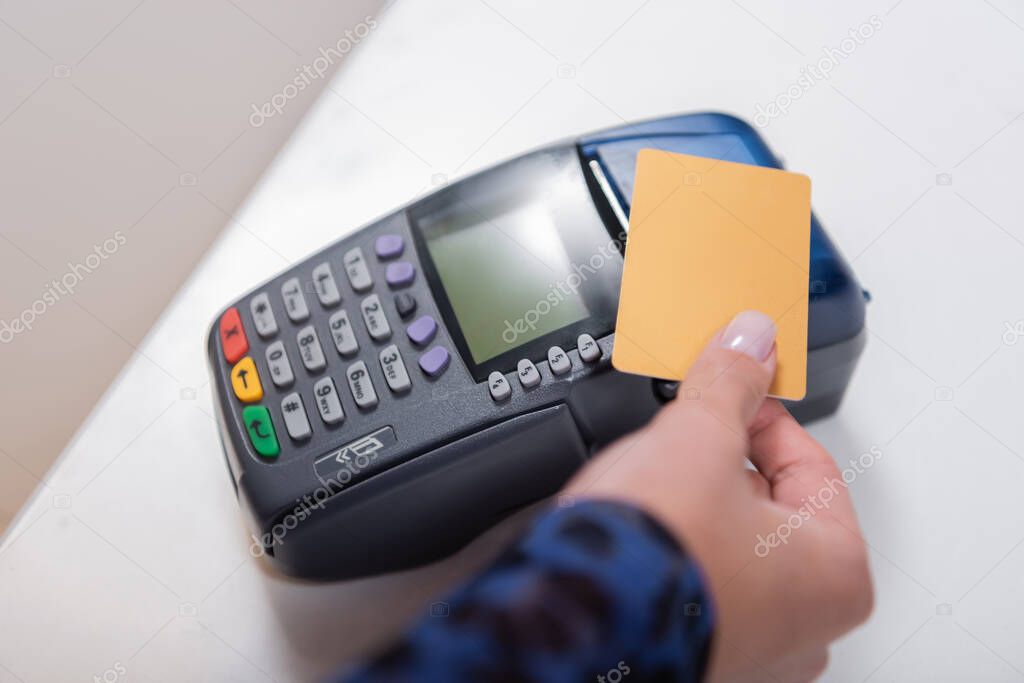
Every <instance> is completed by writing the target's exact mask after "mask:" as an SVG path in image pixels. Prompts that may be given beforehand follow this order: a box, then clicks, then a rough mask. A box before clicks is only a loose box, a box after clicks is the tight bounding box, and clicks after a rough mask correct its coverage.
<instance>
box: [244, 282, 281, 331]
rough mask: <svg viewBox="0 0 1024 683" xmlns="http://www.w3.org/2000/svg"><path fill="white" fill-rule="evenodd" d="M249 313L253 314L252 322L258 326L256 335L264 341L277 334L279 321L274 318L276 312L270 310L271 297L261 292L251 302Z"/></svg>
mask: <svg viewBox="0 0 1024 683" xmlns="http://www.w3.org/2000/svg"><path fill="white" fill-rule="evenodd" d="M249 311H250V312H251V313H252V322H253V324H254V325H255V326H256V333H257V334H259V335H260V336H261V337H263V338H264V339H265V338H267V337H273V336H274V335H275V334H277V320H276V319H275V318H274V311H273V309H271V308H270V295H269V294H267V293H266V292H260V293H259V294H257V295H256V296H254V297H253V298H252V301H250V302H249Z"/></svg>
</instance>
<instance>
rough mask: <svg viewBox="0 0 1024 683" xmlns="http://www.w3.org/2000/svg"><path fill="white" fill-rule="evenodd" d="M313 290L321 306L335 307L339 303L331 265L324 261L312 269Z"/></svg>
mask: <svg viewBox="0 0 1024 683" xmlns="http://www.w3.org/2000/svg"><path fill="white" fill-rule="evenodd" d="M313 289H315V290H316V296H317V298H318V299H320V304H321V305H323V306H336V305H337V304H338V302H340V301H341V292H339V291H338V283H337V282H335V281H334V273H333V272H331V264H330V263H327V262H326V261H325V262H323V263H321V264H320V265H319V266H317V267H316V268H314V269H313Z"/></svg>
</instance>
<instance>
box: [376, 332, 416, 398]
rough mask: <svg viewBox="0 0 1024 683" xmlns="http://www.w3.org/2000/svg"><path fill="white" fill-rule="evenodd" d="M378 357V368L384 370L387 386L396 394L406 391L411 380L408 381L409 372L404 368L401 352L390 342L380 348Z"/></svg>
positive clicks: (409, 386) (410, 384)
mask: <svg viewBox="0 0 1024 683" xmlns="http://www.w3.org/2000/svg"><path fill="white" fill-rule="evenodd" d="M379 357H380V369H381V370H382V371H383V372H384V379H385V380H386V381H387V383H388V388H390V389H391V391H393V392H395V393H396V394H401V393H402V392H405V391H408V390H409V389H410V388H411V387H412V382H410V381H409V373H408V372H407V371H406V369H405V363H403V362H402V354H401V352H399V350H398V346H396V345H395V344H392V345H391V346H387V347H385V348H383V349H381V352H380V356H379Z"/></svg>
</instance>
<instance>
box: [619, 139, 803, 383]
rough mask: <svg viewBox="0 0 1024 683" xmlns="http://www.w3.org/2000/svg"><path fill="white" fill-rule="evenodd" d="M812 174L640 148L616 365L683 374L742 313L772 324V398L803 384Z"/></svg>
mask: <svg viewBox="0 0 1024 683" xmlns="http://www.w3.org/2000/svg"><path fill="white" fill-rule="evenodd" d="M810 242H811V181H810V178H808V177H807V176H805V175H801V174H799V173H789V172H787V171H782V170H779V169H774V168H763V167H760V166H750V165H747V164H737V163H733V162H729V161H719V160H716V159H708V158H705V157H695V156H690V155H687V154H674V153H672V152H664V151H661V150H654V149H644V150H640V153H639V155H638V156H637V165H636V181H635V185H634V190H633V200H632V204H631V209H630V216H629V236H628V238H627V241H626V262H625V270H624V273H623V277H622V290H621V292H620V295H619V313H618V320H617V322H616V326H615V347H614V350H613V352H612V365H614V366H615V368H616V369H618V370H621V371H622V372H629V373H634V374H638V375H648V376H651V377H658V378H662V379H670V380H682V379H684V378H685V377H686V373H687V371H688V370H689V368H690V366H691V365H692V364H693V362H694V361H695V360H696V359H697V356H698V355H699V354H700V352H701V350H702V349H703V348H704V346H705V345H706V344H707V343H708V341H710V339H711V337H712V336H713V335H714V334H715V333H716V332H717V331H718V330H720V329H722V328H723V327H725V325H727V324H728V323H729V321H730V320H732V318H733V316H734V315H736V314H737V313H739V312H740V311H744V310H758V311H761V312H763V313H766V314H767V315H769V316H771V317H772V319H773V320H775V324H776V326H777V327H778V336H777V338H776V351H777V357H778V368H777V370H776V373H775V379H774V381H773V382H772V386H771V388H770V390H769V393H770V394H771V395H772V396H776V397H778V398H785V399H791V400H798V399H801V398H803V397H804V394H805V393H806V390H807V290H808V279H809V275H808V269H809V264H810Z"/></svg>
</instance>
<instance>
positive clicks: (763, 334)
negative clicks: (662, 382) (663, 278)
mask: <svg viewBox="0 0 1024 683" xmlns="http://www.w3.org/2000/svg"><path fill="white" fill-rule="evenodd" d="M775 333H776V329H775V323H774V322H773V321H772V319H771V318H769V317H768V316H766V315H765V314H763V313H759V312H757V311H745V312H743V313H740V314H739V315H737V316H736V317H735V318H733V319H732V322H730V323H729V325H727V326H726V328H725V329H724V330H723V331H722V332H720V333H719V334H717V335H716V336H715V337H714V338H713V339H712V340H711V342H710V343H709V344H708V346H707V347H706V348H705V349H704V351H703V353H701V355H700V357H699V358H698V359H697V361H696V362H695V363H694V364H693V367H692V368H690V370H689V372H688V373H687V376H686V380H685V381H684V382H683V384H682V386H681V387H680V390H679V399H677V400H676V401H674V402H673V403H672V404H671V406H670V407H669V408H668V409H667V410H666V411H665V412H667V413H669V419H670V420H673V421H674V420H684V419H685V417H684V416H685V415H686V414H689V413H692V412H693V409H694V408H696V407H700V408H703V409H705V410H706V411H707V412H709V413H711V415H712V416H713V417H714V418H716V419H717V420H718V421H719V422H720V423H721V425H722V426H724V427H725V428H727V429H728V430H731V431H732V432H734V433H735V434H736V435H739V436H741V437H743V438H745V435H746V433H747V429H748V427H749V426H750V423H751V421H752V420H753V419H754V416H755V415H756V414H757V411H758V409H759V408H760V407H761V404H762V403H764V399H765V396H766V395H767V393H768V386H769V385H770V384H771V381H772V377H773V376H774V374H775ZM681 426H682V425H681ZM686 427H687V428H690V427H692V425H689V424H686Z"/></svg>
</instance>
